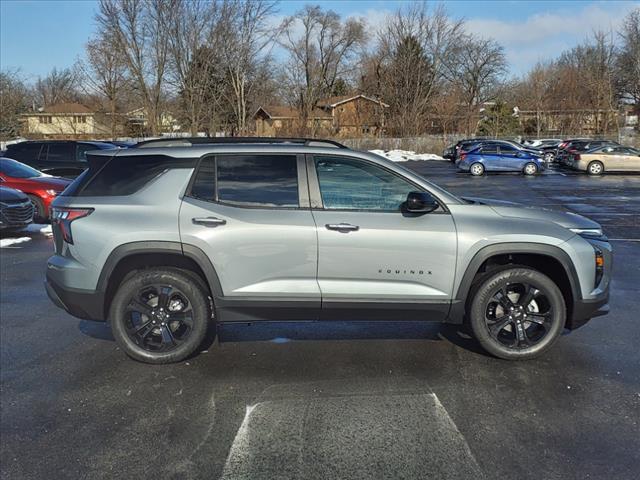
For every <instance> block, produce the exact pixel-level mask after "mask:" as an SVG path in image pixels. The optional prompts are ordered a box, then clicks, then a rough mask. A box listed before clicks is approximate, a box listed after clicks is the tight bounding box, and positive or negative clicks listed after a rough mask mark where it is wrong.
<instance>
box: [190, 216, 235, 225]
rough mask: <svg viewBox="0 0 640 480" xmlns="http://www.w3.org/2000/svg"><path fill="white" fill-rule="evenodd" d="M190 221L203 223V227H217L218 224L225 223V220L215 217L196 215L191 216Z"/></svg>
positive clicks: (198, 223) (195, 223) (197, 223)
mask: <svg viewBox="0 0 640 480" xmlns="http://www.w3.org/2000/svg"><path fill="white" fill-rule="evenodd" d="M191 221H192V222H193V224H194V225H204V226H205V227H217V226H219V225H226V223H227V221H226V220H223V219H221V218H216V217H197V218H192V219H191Z"/></svg>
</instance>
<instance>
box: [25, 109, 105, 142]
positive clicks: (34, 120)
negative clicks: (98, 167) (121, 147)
mask: <svg viewBox="0 0 640 480" xmlns="http://www.w3.org/2000/svg"><path fill="white" fill-rule="evenodd" d="M97 116H98V115H97V114H96V112H94V111H92V110H91V109H90V108H89V107H87V106H86V105H82V104H80V103H58V104H56V105H49V106H46V107H44V108H41V109H39V110H38V111H34V112H29V113H25V114H22V120H23V124H24V126H23V129H24V134H25V135H27V136H29V137H42V138H70V137H73V138H89V137H97V136H104V135H107V134H108V133H109V129H108V128H107V127H106V126H105V125H104V124H103V123H102V122H101V121H99V120H98V119H97V118H96V117H97Z"/></svg>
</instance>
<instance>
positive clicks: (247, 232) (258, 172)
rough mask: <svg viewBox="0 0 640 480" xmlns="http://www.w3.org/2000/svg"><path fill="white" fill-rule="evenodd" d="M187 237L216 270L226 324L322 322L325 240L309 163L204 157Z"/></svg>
mask: <svg viewBox="0 0 640 480" xmlns="http://www.w3.org/2000/svg"><path fill="white" fill-rule="evenodd" d="M180 236H181V240H182V242H183V245H189V246H194V247H197V248H199V249H200V250H202V251H203V252H204V253H205V254H206V256H207V257H208V258H209V260H210V261H211V263H212V264H213V266H214V268H215V271H216V273H217V276H218V278H219V280H220V284H221V287H222V292H221V294H220V295H219V296H218V298H216V299H215V303H216V313H217V314H218V315H219V316H220V317H221V318H220V319H221V320H222V321H228V320H242V321H245V320H246V321H251V320H262V319H295V320H315V319H317V315H318V311H319V308H320V289H319V287H318V283H317V280H316V272H317V237H316V229H315V223H314V221H313V217H312V215H311V211H310V209H309V195H308V189H307V180H306V167H305V163H304V158H303V157H302V156H300V157H297V156H296V155H291V154H265V155H261V154H250V155H249V154H244V155H217V156H213V155H212V156H208V157H205V158H203V159H202V160H201V161H200V164H199V166H198V171H197V173H196V176H195V177H194V181H193V182H192V185H191V187H190V189H189V190H188V192H187V195H186V196H185V198H184V200H183V202H182V206H181V209H180ZM186 248H188V247H185V249H186Z"/></svg>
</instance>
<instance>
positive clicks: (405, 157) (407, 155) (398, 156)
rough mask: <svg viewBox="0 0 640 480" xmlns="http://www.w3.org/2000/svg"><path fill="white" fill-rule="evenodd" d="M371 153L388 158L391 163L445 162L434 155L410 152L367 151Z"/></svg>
mask: <svg viewBox="0 0 640 480" xmlns="http://www.w3.org/2000/svg"><path fill="white" fill-rule="evenodd" d="M369 151H370V152H371V153H375V154H376V155H380V156H381V157H385V158H388V159H389V160H391V161H392V162H407V161H409V160H445V161H446V158H442V157H441V156H440V155H436V154H435V153H416V152H414V151H411V150H369Z"/></svg>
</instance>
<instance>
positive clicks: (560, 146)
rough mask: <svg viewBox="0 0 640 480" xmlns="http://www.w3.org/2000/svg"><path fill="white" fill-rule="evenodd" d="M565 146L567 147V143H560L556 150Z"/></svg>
mask: <svg viewBox="0 0 640 480" xmlns="http://www.w3.org/2000/svg"><path fill="white" fill-rule="evenodd" d="M567 145H569V142H562V143H561V144H560V145H559V146H558V148H564V147H566V146H567Z"/></svg>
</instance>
